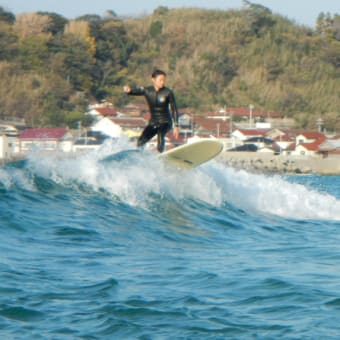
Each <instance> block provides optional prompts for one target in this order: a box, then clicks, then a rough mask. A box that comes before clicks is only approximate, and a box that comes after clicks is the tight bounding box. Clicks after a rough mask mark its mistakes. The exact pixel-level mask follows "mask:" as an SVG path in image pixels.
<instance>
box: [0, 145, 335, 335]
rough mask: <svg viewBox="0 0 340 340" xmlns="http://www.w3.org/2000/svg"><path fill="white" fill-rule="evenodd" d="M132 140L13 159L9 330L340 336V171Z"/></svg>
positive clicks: (4, 309)
mask: <svg viewBox="0 0 340 340" xmlns="http://www.w3.org/2000/svg"><path fill="white" fill-rule="evenodd" d="M119 147H120V148H121V147H122V146H111V145H105V146H104V147H103V148H102V149H101V150H99V151H96V152H93V153H89V154H86V155H82V156H78V157H76V158H65V156H62V155H46V156H44V157H42V156H41V155H40V154H39V152H37V153H32V154H31V155H30V157H29V159H28V160H26V161H22V162H17V163H13V164H7V165H5V166H3V167H1V168H0V223H1V228H0V233H1V243H0V259H1V261H0V338H1V339H278V338H280V339H338V338H339V336H340V322H339V321H340V176H328V177H321V176H317V175H310V176H285V177H283V176H279V175H275V176H273V175H262V174H251V173H249V172H247V171H243V170H241V171H240V170H235V169H233V168H230V167H227V166H226V165H224V164H221V163H218V162H217V161H211V162H209V163H207V164H205V165H202V166H200V167H199V168H196V169H194V170H192V171H178V170H174V169H171V168H168V167H167V166H165V165H164V164H163V163H162V161H161V160H159V159H158V158H157V157H156V156H155V155H151V154H136V155H134V156H133V157H134V158H133V159H131V158H129V159H126V160H124V159H122V160H120V161H116V162H115V161H113V162H103V161H101V159H103V158H104V157H105V156H107V155H108V154H110V153H111V152H113V151H117V150H116V149H117V148H119ZM123 147H124V146H123ZM115 148H116V149H115Z"/></svg>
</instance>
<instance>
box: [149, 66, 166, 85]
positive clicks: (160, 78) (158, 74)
mask: <svg viewBox="0 0 340 340" xmlns="http://www.w3.org/2000/svg"><path fill="white" fill-rule="evenodd" d="M165 78H166V73H165V72H164V71H162V70H154V71H153V72H152V74H151V80H152V82H153V85H154V87H155V88H156V89H157V90H160V89H161V88H162V87H164V85H165Z"/></svg>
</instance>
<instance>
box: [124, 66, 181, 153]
mask: <svg viewBox="0 0 340 340" xmlns="http://www.w3.org/2000/svg"><path fill="white" fill-rule="evenodd" d="M165 78H166V73H165V72H164V71H162V70H155V71H154V72H153V73H152V75H151V81H152V84H153V85H151V86H148V87H136V88H131V87H130V86H129V85H126V86H124V88H123V90H124V92H125V93H127V94H128V95H132V96H144V97H145V98H146V100H147V103H148V105H149V109H150V113H151V119H150V121H149V124H148V125H147V126H146V127H145V129H144V131H143V132H142V134H141V135H140V137H139V138H138V142H137V146H138V147H141V146H143V145H144V144H146V143H147V142H148V141H149V140H150V139H151V138H152V137H154V136H155V135H156V134H157V150H158V151H159V152H163V151H164V148H165V136H166V134H167V133H168V132H169V131H170V130H171V129H172V127H173V125H174V130H173V134H174V136H175V138H176V139H177V138H178V135H179V128H178V111H177V105H176V100H175V96H174V93H173V92H172V90H170V89H169V88H167V87H165ZM170 111H171V113H170Z"/></svg>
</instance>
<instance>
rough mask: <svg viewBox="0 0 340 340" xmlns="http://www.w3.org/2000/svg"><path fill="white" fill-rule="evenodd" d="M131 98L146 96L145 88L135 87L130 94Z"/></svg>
mask: <svg viewBox="0 0 340 340" xmlns="http://www.w3.org/2000/svg"><path fill="white" fill-rule="evenodd" d="M128 95H130V96H144V95H145V88H144V87H134V88H132V89H131V91H130V92H129V93H128Z"/></svg>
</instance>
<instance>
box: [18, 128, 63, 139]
mask: <svg viewBox="0 0 340 340" xmlns="http://www.w3.org/2000/svg"><path fill="white" fill-rule="evenodd" d="M66 133H67V129H65V128H39V129H26V130H24V131H23V132H22V133H21V134H20V137H19V138H20V139H61V138H62V137H64V136H65V134H66Z"/></svg>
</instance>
